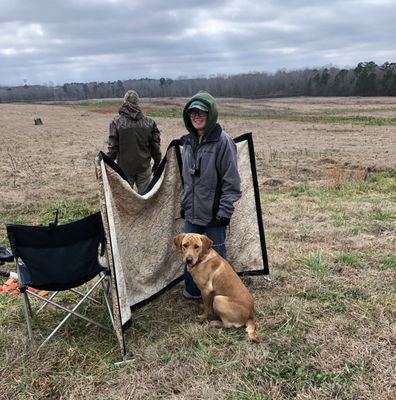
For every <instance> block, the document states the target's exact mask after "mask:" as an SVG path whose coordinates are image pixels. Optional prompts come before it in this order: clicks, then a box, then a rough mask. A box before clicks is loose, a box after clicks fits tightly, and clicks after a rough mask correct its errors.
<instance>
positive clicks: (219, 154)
mask: <svg viewBox="0 0 396 400" xmlns="http://www.w3.org/2000/svg"><path fill="white" fill-rule="evenodd" d="M194 100H200V101H202V102H203V103H205V104H206V105H207V107H208V108H209V115H208V121H207V124H206V128H205V132H204V136H203V139H202V141H201V143H198V135H197V132H196V130H195V128H194V127H193V125H192V123H191V119H190V117H189V115H188V107H189V105H190V103H191V102H192V101H194ZM217 117H218V112H217V106H216V101H215V99H214V98H213V97H212V96H211V95H210V94H209V93H207V92H205V91H200V92H198V93H197V94H196V95H195V96H193V97H192V98H191V99H190V101H189V102H188V103H187V104H186V106H185V107H184V111H183V120H184V124H185V126H186V128H187V130H188V131H189V133H188V134H187V135H185V136H183V137H182V138H181V141H182V143H183V153H182V161H183V172H182V174H183V181H184V188H183V193H182V195H181V207H182V209H183V210H184V214H185V218H186V219H187V220H188V221H189V222H190V223H192V224H196V225H200V226H207V225H209V224H210V223H211V221H213V219H214V218H215V217H216V216H219V217H223V218H231V216H232V214H233V212H234V203H235V202H236V201H237V200H238V199H239V198H240V197H241V188H240V177H239V173H238V166H237V150H236V145H235V143H234V141H233V140H232V138H231V137H230V136H229V135H228V134H227V133H226V132H224V131H223V130H222V128H221V126H220V125H219V124H218V123H217Z"/></svg>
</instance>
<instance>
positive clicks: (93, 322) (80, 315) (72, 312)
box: [32, 276, 110, 351]
mask: <svg viewBox="0 0 396 400" xmlns="http://www.w3.org/2000/svg"><path fill="white" fill-rule="evenodd" d="M103 279H105V277H104V276H102V277H101V278H100V279H99V280H98V281H97V282H96V283H95V284H94V285H93V286H92V287H91V288H90V289H89V290H88V292H87V293H86V294H85V296H84V297H83V298H82V299H81V300H80V301H79V302H78V303H77V304H76V305H75V306H74V307H73V308H72V309H71V310H69V309H67V308H66V307H63V306H61V305H59V304H56V303H54V302H52V301H48V299H45V298H42V297H41V296H39V295H38V294H36V293H34V292H33V293H32V295H33V296H35V297H38V298H41V299H44V301H48V302H49V303H50V304H52V305H54V306H55V307H58V308H60V309H62V310H64V311H66V312H68V313H69V314H67V315H66V317H65V318H63V320H62V321H61V322H60V323H59V324H58V325H57V326H56V328H55V329H54V330H53V331H52V332H51V334H50V335H49V336H47V338H46V339H45V340H44V342H43V343H41V345H40V346H39V347H38V349H37V351H39V350H40V349H41V348H42V347H43V346H44V344H45V343H47V342H48V341H49V340H50V339H51V338H52V336H54V335H55V333H56V332H58V330H59V329H60V328H61V327H62V326H63V324H64V323H65V322H66V321H67V320H68V319H69V318H70V317H71V316H72V315H76V316H77V317H80V318H82V319H84V320H86V321H88V322H91V323H92V324H94V325H97V326H99V327H101V328H103V329H105V330H110V329H109V328H107V327H106V326H104V325H102V324H100V323H99V322H96V321H95V320H93V319H91V318H88V317H86V316H85V315H82V314H79V313H77V312H76V310H77V308H78V307H80V305H81V304H82V303H83V302H84V301H85V300H86V299H87V298H88V297H89V296H90V295H91V293H92V292H93V291H94V290H95V289H96V288H97V287H98V285H100V284H101V283H102V281H103Z"/></svg>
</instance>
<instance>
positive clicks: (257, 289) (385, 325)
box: [0, 172, 396, 400]
mask: <svg viewBox="0 0 396 400" xmlns="http://www.w3.org/2000/svg"><path fill="white" fill-rule="evenodd" d="M395 179H396V174H395V173H394V172H386V173H378V174H373V175H371V176H369V177H368V178H367V179H366V180H364V181H363V180H360V181H356V180H353V181H352V180H346V181H342V182H337V184H334V182H332V181H328V182H327V185H324V186H323V187H319V188H318V187H315V188H313V187H310V186H309V185H302V186H299V187H297V188H294V189H292V190H290V191H287V192H283V193H279V192H272V193H271V192H266V193H263V194H262V201H263V205H264V209H265V211H264V214H265V215H266V229H267V241H268V243H270V249H271V253H272V257H273V259H276V260H277V262H276V263H275V264H272V266H271V277H272V282H271V283H268V282H266V281H264V280H263V278H262V277H250V278H246V279H245V282H246V284H247V285H248V286H249V287H250V290H251V291H252V293H253V295H254V298H255V301H256V306H257V314H258V326H259V334H260V336H261V338H262V342H261V343H260V344H258V345H252V344H251V343H249V342H247V341H246V339H245V333H244V331H243V330H230V331H218V330H216V329H214V328H211V327H209V326H208V325H207V324H206V323H204V324H201V323H198V322H197V321H196V320H195V315H196V314H197V312H198V304H196V303H195V302H191V301H190V302H189V301H185V300H183V299H182V297H181V295H180V292H181V288H180V287H176V288H174V289H173V290H171V291H170V292H168V293H166V294H165V295H164V296H162V297H161V298H159V299H158V300H156V301H154V302H153V303H151V304H150V305H148V306H147V307H145V308H143V309H141V310H139V311H137V312H136V313H135V314H134V325H133V327H132V328H131V329H130V330H129V331H128V332H127V334H126V341H127V347H128V350H129V352H130V354H131V356H132V358H133V360H134V361H133V362H132V363H130V364H129V365H127V366H125V367H123V368H119V367H116V366H114V365H113V362H114V361H117V359H118V358H119V354H118V352H119V350H118V348H117V342H116V340H115V338H114V337H113V336H111V335H109V334H107V333H105V332H100V331H98V330H97V329H96V328H94V327H92V326H90V325H87V324H86V323H84V322H80V321H77V320H72V321H70V323H69V324H68V325H67V326H66V327H65V328H64V329H62V331H61V332H59V334H58V335H57V337H56V338H55V339H54V340H53V341H52V342H51V343H50V344H49V346H48V347H47V348H46V349H44V350H43V351H41V352H40V353H39V354H36V352H35V349H34V346H30V345H29V343H28V342H27V340H26V332H25V327H24V320H23V314H22V310H21V307H20V302H21V299H20V298H18V297H11V296H6V295H0V296H1V297H0V305H1V309H2V311H1V314H0V331H1V334H0V343H1V348H2V355H1V358H2V362H1V367H0V371H1V376H2V379H1V380H0V393H2V396H4V397H3V398H12V397H15V396H17V397H18V398H21V399H33V398H35V399H42V398H51V399H58V398H59V399H60V398H67V399H77V398H78V399H82V398H84V399H110V398H117V399H120V398H121V399H173V398H174V399H176V398H178V399H215V398H216V399H229V400H231V399H235V400H240V399H249V400H252V399H256V400H258V399H293V398H301V399H374V398H375V399H392V398H394V394H395V393H396V371H395V366H396V352H395V350H396V326H395V318H396V292H395V283H396V280H395V275H396V274H395V272H396V256H395V253H394V244H395V243H394V240H395V221H396V213H395V211H396V210H395V204H396V202H395V200H396V195H395V193H396V184H395V182H396V181H395ZM56 208H61V209H62V210H63V214H64V215H65V217H66V218H70V220H72V219H74V218H79V217H81V216H82V215H84V214H88V213H89V212H92V211H93V210H94V209H93V208H90V206H89V205H84V204H78V203H72V202H67V201H62V200H60V201H59V202H57V203H56V204H53V203H52V204H49V205H48V206H47V207H46V208H45V209H44V210H43V211H42V213H41V214H40V213H37V210H31V212H27V213H26V214H25V215H24V216H23V220H24V222H28V221H33V222H38V223H40V222H44V221H47V220H48V219H50V217H51V216H52V212H53V210H54V209H56ZM280 215H283V216H286V217H285V218H280ZM3 219H7V216H6V217H4V216H3ZM270 259H271V254H270ZM101 310H102V309H101V308H100V307H98V306H95V307H93V309H92V308H91V312H93V314H96V315H98V316H100V315H101ZM48 311H49V310H48ZM57 314H58V313H57V312H55V311H51V312H49V313H46V316H45V318H44V323H43V324H39V323H38V322H37V323H35V325H34V330H35V332H36V334H38V335H39V336H40V335H41V334H43V333H45V331H46V325H47V324H49V323H51V322H53V320H54V319H55V316H56V315H57Z"/></svg>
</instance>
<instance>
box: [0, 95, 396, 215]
mask: <svg viewBox="0 0 396 400" xmlns="http://www.w3.org/2000/svg"><path fill="white" fill-rule="evenodd" d="M164 104H165V106H164ZM183 104H184V99H177V100H172V99H166V100H163V99H153V100H150V99H146V100H143V101H142V107H143V109H147V110H149V109H156V108H164V107H168V108H169V107H171V108H172V109H173V110H177V111H178V110H180V113H181V110H182V106H183ZM219 109H220V123H221V124H222V125H223V127H224V128H225V130H226V131H228V132H229V133H230V134H231V135H232V136H238V135H239V134H241V133H244V132H253V135H254V136H253V137H254V141H255V150H256V153H257V164H258V173H259V180H260V183H261V184H262V187H263V188H265V186H266V185H267V186H269V187H272V188H273V187H279V188H282V187H287V188H290V186H293V185H294V184H295V183H296V182H304V181H311V182H312V181H320V180H323V179H325V178H326V174H327V173H328V171H329V168H330V169H331V168H334V166H335V165H337V166H338V167H339V168H341V169H342V170H345V171H346V173H356V171H361V170H364V169H365V168H370V169H371V170H383V169H387V168H395V166H396V125H391V126H389V125H384V126H376V125H356V124H352V123H341V124H340V123H324V122H306V121H304V120H302V122H299V121H295V120H288V116H290V115H291V116H299V117H304V116H307V115H309V116H329V115H332V116H342V117H345V116H351V117H357V116H360V117H362V116H365V117H368V116H369V117H375V118H396V99H395V98H346V99H345V98H309V99H308V98H296V99H290V98H287V99H267V100H254V101H250V100H239V99H238V100H237V99H220V100H219ZM101 111H102V112H93V111H92V110H84V109H81V108H72V107H70V106H69V107H62V106H59V105H57V106H52V105H22V104H1V105H0V140H1V143H2V145H1V158H0V182H1V197H0V210H10V209H15V208H20V207H26V206H28V205H31V204H33V205H34V204H42V203H45V202H48V201H50V200H51V199H55V198H60V197H64V198H66V199H79V200H82V199H87V200H88V201H94V199H95V197H96V193H97V184H96V179H95V175H94V165H93V159H94V157H95V155H96V154H97V153H98V151H99V150H106V143H105V141H106V138H107V134H108V125H109V122H110V119H111V118H112V116H113V114H115V113H116V108H115V107H114V108H113V109H107V110H106V109H105V110H101ZM222 113H223V115H224V117H222ZM246 113H250V114H254V115H262V114H263V113H264V114H268V115H269V116H270V118H271V116H272V117H273V119H272V118H271V119H257V118H255V119H237V118H235V117H233V116H232V114H239V115H241V114H246ZM38 117H40V118H41V119H42V121H43V125H38V126H35V125H34V123H33V120H34V118H38ZM156 121H157V123H158V126H159V129H160V130H161V132H162V147H163V149H164V151H165V149H166V147H167V145H168V144H169V142H170V141H171V140H172V139H174V138H178V137H180V136H181V135H182V134H184V126H183V124H182V121H181V118H180V119H176V118H156Z"/></svg>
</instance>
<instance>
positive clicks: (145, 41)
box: [0, 0, 396, 85]
mask: <svg viewBox="0 0 396 400" xmlns="http://www.w3.org/2000/svg"><path fill="white" fill-rule="evenodd" d="M360 61H374V62H376V63H377V64H382V63H384V62H385V61H389V62H396V0H339V1H338V0H335V1H332V0H327V1H320V0H315V1H314V0H273V1H272V0H229V1H225V0H224V1H221V0H220V1H216V0H197V1H188V0H0V85H22V84H24V83H25V82H26V83H27V84H43V83H46V84H51V83H53V84H55V85H58V84H63V83H65V82H92V81H97V82H99V81H103V82H107V81H116V80H118V79H121V80H125V79H130V78H146V77H148V78H160V77H166V78H172V79H177V78H178V77H181V76H185V77H197V76H206V77H210V76H211V75H216V74H227V75H229V74H238V73H244V72H251V71H258V72H276V71H277V70H279V69H285V70H288V71H289V70H293V69H303V68H306V67H308V68H315V67H323V66H330V65H331V66H335V67H341V68H343V67H354V66H356V65H357V63H358V62H360Z"/></svg>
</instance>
